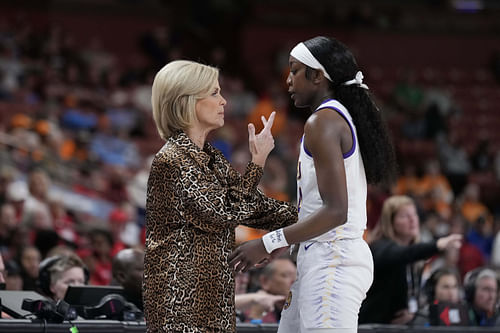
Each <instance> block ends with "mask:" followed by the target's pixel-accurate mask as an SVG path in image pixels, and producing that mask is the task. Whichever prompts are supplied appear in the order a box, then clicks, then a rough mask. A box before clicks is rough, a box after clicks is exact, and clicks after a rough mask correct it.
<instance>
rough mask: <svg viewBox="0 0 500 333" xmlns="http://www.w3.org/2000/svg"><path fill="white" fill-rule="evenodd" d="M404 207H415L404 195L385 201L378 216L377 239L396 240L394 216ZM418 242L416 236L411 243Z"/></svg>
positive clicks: (410, 199) (411, 200)
mask: <svg viewBox="0 0 500 333" xmlns="http://www.w3.org/2000/svg"><path fill="white" fill-rule="evenodd" d="M406 205H415V202H414V201H413V199H412V198H410V197H408V196H406V195H394V196H392V197H390V198H388V199H386V200H385V202H384V206H383V207H382V213H381V214H380V222H379V225H378V227H379V230H378V232H379V237H377V238H380V237H385V238H389V239H392V240H397V237H396V234H395V232H394V223H393V222H394V216H395V215H396V214H397V212H398V211H399V209H400V208H401V207H403V206H406ZM418 241H419V236H418V235H417V236H416V237H415V238H414V239H413V241H412V243H417V242H418Z"/></svg>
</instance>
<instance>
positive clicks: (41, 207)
mask: <svg viewBox="0 0 500 333" xmlns="http://www.w3.org/2000/svg"><path fill="white" fill-rule="evenodd" d="M49 186H50V179H49V177H48V175H47V173H46V172H45V171H42V170H40V169H38V170H34V171H32V172H30V173H29V175H28V189H29V196H28V198H26V201H25V202H24V209H23V222H24V223H26V224H27V225H28V227H31V228H35V229H51V228H52V227H53V223H52V218H51V215H50V208H49Z"/></svg>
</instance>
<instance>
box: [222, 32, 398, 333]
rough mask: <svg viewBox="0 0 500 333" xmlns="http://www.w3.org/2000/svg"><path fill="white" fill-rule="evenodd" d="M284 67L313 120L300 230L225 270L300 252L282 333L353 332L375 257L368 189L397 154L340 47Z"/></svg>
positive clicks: (325, 41) (334, 44)
mask: <svg viewBox="0 0 500 333" xmlns="http://www.w3.org/2000/svg"><path fill="white" fill-rule="evenodd" d="M289 64H290V74H289V76H288V78H287V84H288V87H289V92H290V94H291V98H292V100H293V101H294V103H295V106H296V107H300V108H309V109H310V111H311V112H312V114H311V116H310V117H309V118H308V119H307V121H306V124H305V127H304V136H303V137H302V141H301V147H300V156H299V161H298V168H297V185H298V188H297V191H298V193H297V195H298V208H299V223H296V224H294V225H291V226H288V227H285V228H281V229H278V230H275V231H272V232H269V233H267V234H265V235H264V236H263V237H262V240H261V239H257V240H253V241H250V242H247V243H244V244H242V245H241V246H240V247H239V248H237V249H236V250H235V251H234V252H233V254H232V255H231V262H230V265H231V266H234V267H235V270H236V271H240V270H243V271H246V270H248V269H249V268H250V267H252V266H253V265H254V264H255V263H259V262H261V261H262V260H264V259H267V258H268V256H269V255H270V254H271V253H272V252H273V251H274V250H276V249H279V248H282V247H286V246H288V244H298V246H299V250H298V255H297V276H298V278H297V280H296V281H295V283H294V284H293V286H292V288H291V292H290V295H289V297H288V300H287V303H286V304H285V307H284V310H283V312H282V317H281V322H280V326H279V330H278V332H279V333H285V332H287V333H291V332H324V333H327V332H342V333H343V332H349V333H351V332H356V331H357V326H358V312H359V308H360V305H361V302H362V301H363V299H364V298H365V296H366V292H367V290H368V289H369V287H370V285H371V283H372V280H373V259H372V255H371V252H370V249H369V248H368V245H367V244H366V243H365V241H364V240H363V238H362V236H363V232H364V230H365V228H366V192H367V183H374V184H376V183H381V182H389V181H390V180H391V178H392V176H393V174H394V170H395V158H394V152H393V148H392V144H391V142H390V140H389V137H388V134H387V131H386V127H385V125H384V123H383V121H382V118H381V115H380V111H379V109H378V108H377V106H376V105H375V103H374V102H373V100H372V99H371V97H370V95H369V92H368V87H367V86H366V85H365V84H364V83H363V74H362V73H361V72H360V71H359V69H358V66H357V64H356V61H355V59H354V57H353V55H352V54H351V52H350V51H349V50H348V49H347V47H346V46H344V45H343V44H342V43H340V42H339V41H337V40H335V39H333V38H326V37H315V38H313V39H310V40H307V41H305V42H303V43H299V44H298V45H297V46H295V48H293V50H292V51H291V53H290V58H289Z"/></svg>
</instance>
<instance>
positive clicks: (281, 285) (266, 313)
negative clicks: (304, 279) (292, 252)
mask: <svg viewBox="0 0 500 333" xmlns="http://www.w3.org/2000/svg"><path fill="white" fill-rule="evenodd" d="M296 277H297V269H296V267H295V264H294V263H293V261H292V260H291V259H290V258H288V257H280V258H277V259H274V260H273V261H271V263H269V264H268V265H267V266H265V267H264V268H263V270H262V272H261V274H260V278H259V280H260V286H261V289H260V290H259V291H258V292H257V293H263V292H264V293H266V294H270V295H280V296H283V298H282V299H280V300H279V301H276V302H275V303H274V306H273V307H271V309H269V308H267V309H266V308H265V307H263V306H262V305H261V304H255V305H252V306H251V307H250V308H249V309H248V310H247V311H246V312H245V315H246V317H247V320H248V321H251V320H252V319H260V321H261V322H262V323H278V322H279V321H280V318H281V311H282V309H283V306H284V304H285V298H286V297H287V296H288V297H291V296H290V287H291V286H292V283H293V282H294V281H295V278H296Z"/></svg>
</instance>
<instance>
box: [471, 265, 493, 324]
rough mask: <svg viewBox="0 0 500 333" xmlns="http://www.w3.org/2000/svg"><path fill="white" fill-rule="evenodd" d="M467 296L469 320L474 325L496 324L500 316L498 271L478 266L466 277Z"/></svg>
mask: <svg viewBox="0 0 500 333" xmlns="http://www.w3.org/2000/svg"><path fill="white" fill-rule="evenodd" d="M464 286H465V297H466V300H467V303H468V304H469V306H470V309H469V321H470V324H471V325H472V326H495V325H496V320H497V318H498V316H499V312H498V308H497V302H498V287H499V279H498V275H497V273H495V271H493V270H492V269H489V268H484V267H482V268H477V269H475V270H473V271H470V272H468V273H467V274H466V275H465V278H464Z"/></svg>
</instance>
